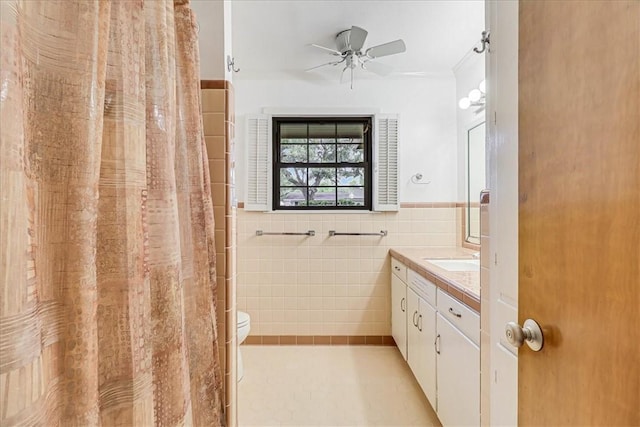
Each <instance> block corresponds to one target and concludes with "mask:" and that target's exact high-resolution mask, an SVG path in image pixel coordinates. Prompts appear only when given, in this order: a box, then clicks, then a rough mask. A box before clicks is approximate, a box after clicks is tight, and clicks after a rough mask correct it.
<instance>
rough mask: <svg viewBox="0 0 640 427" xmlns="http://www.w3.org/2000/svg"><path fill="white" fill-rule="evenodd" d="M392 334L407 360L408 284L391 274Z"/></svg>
mask: <svg viewBox="0 0 640 427" xmlns="http://www.w3.org/2000/svg"><path fill="white" fill-rule="evenodd" d="M391 335H393V339H394V340H395V341H396V345H397V346H398V349H399V350H400V353H401V354H402V357H404V360H407V285H405V284H404V282H403V281H402V280H400V279H399V278H398V276H396V275H395V274H392V275H391Z"/></svg>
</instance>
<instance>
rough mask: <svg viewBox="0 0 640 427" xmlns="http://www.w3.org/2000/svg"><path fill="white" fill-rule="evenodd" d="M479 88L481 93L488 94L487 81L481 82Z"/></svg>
mask: <svg viewBox="0 0 640 427" xmlns="http://www.w3.org/2000/svg"><path fill="white" fill-rule="evenodd" d="M478 88H479V89H480V92H482V93H487V81H486V80H483V81H481V82H480V85H479V86H478Z"/></svg>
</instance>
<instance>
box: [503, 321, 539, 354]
mask: <svg viewBox="0 0 640 427" xmlns="http://www.w3.org/2000/svg"><path fill="white" fill-rule="evenodd" d="M504 333H505V335H506V336H507V341H509V344H511V345H512V346H514V347H520V346H522V344H524V343H525V342H526V343H527V345H528V346H529V348H530V349H531V350H533V351H540V350H542V346H543V345H544V336H543V335H542V329H540V325H538V322H536V321H535V320H532V319H527V320H525V321H524V327H520V325H518V324H517V323H516V322H509V323H507V326H506V327H505V329H504Z"/></svg>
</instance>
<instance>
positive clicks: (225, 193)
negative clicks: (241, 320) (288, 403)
mask: <svg viewBox="0 0 640 427" xmlns="http://www.w3.org/2000/svg"><path fill="white" fill-rule="evenodd" d="M201 87H202V91H201V96H202V121H203V127H204V135H205V143H206V146H207V154H208V156H209V174H210V178H211V193H212V198H213V210H214V220H215V244H216V254H217V255H216V278H217V285H218V288H217V289H218V293H217V321H218V343H219V352H220V364H221V366H222V368H223V369H224V373H225V387H224V391H225V413H226V414H225V416H226V420H227V425H236V422H235V418H236V410H235V402H236V400H237V399H236V398H235V395H236V393H237V390H236V388H237V387H236V382H237V374H236V365H235V360H236V355H235V352H236V348H237V345H236V322H235V320H232V321H229V319H235V315H236V314H235V313H236V312H235V306H236V299H235V296H236V290H235V287H236V263H235V246H236V234H237V233H236V207H235V205H234V203H233V195H234V182H233V169H234V166H235V165H234V160H233V148H234V147H233V139H234V120H235V118H234V113H233V111H234V107H233V86H231V84H230V83H229V82H225V81H218V80H215V81H209V80H208V81H202V82H201Z"/></svg>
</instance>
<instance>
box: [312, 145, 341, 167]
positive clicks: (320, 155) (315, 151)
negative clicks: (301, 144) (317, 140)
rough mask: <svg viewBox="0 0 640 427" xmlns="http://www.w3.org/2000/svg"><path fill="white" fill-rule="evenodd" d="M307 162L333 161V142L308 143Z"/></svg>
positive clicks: (334, 153) (334, 150) (334, 159)
mask: <svg viewBox="0 0 640 427" xmlns="http://www.w3.org/2000/svg"><path fill="white" fill-rule="evenodd" d="M309 162H311V163H335V162H336V146H335V145H334V144H311V145H309Z"/></svg>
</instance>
